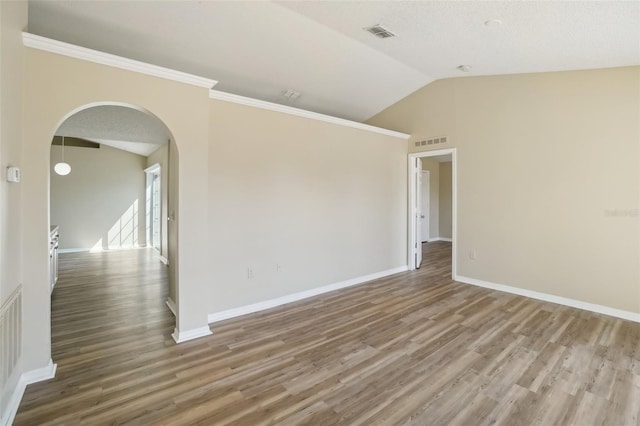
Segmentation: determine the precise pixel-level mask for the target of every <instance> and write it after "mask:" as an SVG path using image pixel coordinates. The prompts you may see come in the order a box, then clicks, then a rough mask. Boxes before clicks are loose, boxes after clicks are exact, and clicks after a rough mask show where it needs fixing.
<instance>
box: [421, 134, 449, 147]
mask: <svg viewBox="0 0 640 426" xmlns="http://www.w3.org/2000/svg"><path fill="white" fill-rule="evenodd" d="M442 143H447V137H446V136H439V137H437V138H430V139H423V140H421V141H416V142H415V146H428V145H438V144H442Z"/></svg>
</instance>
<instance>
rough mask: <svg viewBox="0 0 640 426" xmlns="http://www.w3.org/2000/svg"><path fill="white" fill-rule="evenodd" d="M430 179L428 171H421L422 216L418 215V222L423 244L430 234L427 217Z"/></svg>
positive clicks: (428, 213) (428, 212)
mask: <svg viewBox="0 0 640 426" xmlns="http://www.w3.org/2000/svg"><path fill="white" fill-rule="evenodd" d="M430 179H431V174H430V173H429V171H428V170H423V171H422V214H421V215H420V220H421V221H422V238H421V241H422V242H425V243H426V242H427V241H429V234H430V229H429V215H430V210H429V203H430V201H431V199H430V198H431V197H430V196H431V192H430V191H431V190H430V188H431V183H430Z"/></svg>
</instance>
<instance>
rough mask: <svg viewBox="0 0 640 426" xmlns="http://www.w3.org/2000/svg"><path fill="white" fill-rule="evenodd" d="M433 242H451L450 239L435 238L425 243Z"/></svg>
mask: <svg viewBox="0 0 640 426" xmlns="http://www.w3.org/2000/svg"><path fill="white" fill-rule="evenodd" d="M434 241H446V242H448V243H450V242H451V238H445V237H435V238H429V240H428V241H427V242H428V243H432V242H434Z"/></svg>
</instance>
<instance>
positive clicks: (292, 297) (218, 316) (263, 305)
mask: <svg viewBox="0 0 640 426" xmlns="http://www.w3.org/2000/svg"><path fill="white" fill-rule="evenodd" d="M408 270H409V267H408V266H407V265H405V266H400V267H398V268H393V269H388V270H386V271H381V272H376V273H374V274H369V275H364V276H362V277H357V278H352V279H350V280H346V281H341V282H338V283H334V284H329V285H326V286H323V287H317V288H313V289H311V290H306V291H301V292H299V293H293V294H289V295H286V296H282V297H277V298H275V299H269V300H265V301H263V302H258V303H253V304H251V305H245V306H240V307H238V308H232V309H227V310H226V311H220V312H216V313H213V314H209V324H211V323H214V322H217V321H223V320H226V319H229V318H235V317H239V316H241V315H247V314H252V313H254V312H259V311H263V310H265V309H271V308H275V307H276V306H280V305H284V304H286V303H291V302H296V301H298V300H302V299H306V298H308V297H313V296H317V295H319V294H323V293H328V292H330V291H334V290H339V289H341V288H346V287H351V286H354V285H357V284H362V283H364V282H367V281H371V280H375V279H378V278H382V277H386V276H388V275H393V274H397V273H399V272H405V271H408Z"/></svg>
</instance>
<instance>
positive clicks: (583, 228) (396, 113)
mask: <svg viewBox="0 0 640 426" xmlns="http://www.w3.org/2000/svg"><path fill="white" fill-rule="evenodd" d="M639 85H640V68H638V67H627V68H616V69H601V70H590V71H577V72H558V73H542V74H522V75H509V76H494V77H469V78H457V79H447V80H440V81H436V82H434V83H432V84H429V85H428V86H426V87H424V88H423V89H421V90H419V91H417V92H415V93H414V94H412V95H410V96H408V97H407V98H405V99H403V100H401V101H400V102H398V103H397V104H395V105H393V106H392V107H390V108H388V109H387V110H385V111H383V112H382V113H380V114H379V115H377V116H376V117H374V118H373V119H371V120H370V121H369V122H370V124H373V125H378V126H381V127H389V128H393V129H395V130H398V131H404V132H407V133H411V134H412V135H413V140H419V139H424V138H425V137H429V136H432V135H448V136H449V138H450V143H449V144H447V146H440V147H439V148H448V147H456V148H457V151H458V153H457V158H458V176H457V179H458V224H457V225H458V227H457V230H458V257H457V262H458V274H459V275H462V276H467V277H471V278H476V279H480V280H485V281H489V282H493V283H499V284H506V285H511V286H515V287H520V288H523V289H529V290H534V291H538V292H543V293H548V294H553V295H558V296H563V297H567V298H572V299H576V300H581V301H585V302H591V303H596V304H600V305H605V306H609V307H612V308H617V309H622V310H626V311H631V312H636V313H637V312H640V268H639V263H640V262H639V259H640V250H639V243H640V238H639V236H640V230H639V224H638V221H639V218H638V214H637V212H638V207H639V194H640V188H639V186H640V152H639V145H640V143H639V140H640V135H639V133H640V121H639V117H640V106H639V103H640V96H639V95H640V88H639ZM413 140H412V141H410V143H409V149H410V150H414V149H415V148H414V146H413ZM472 250H475V251H476V252H477V259H476V260H475V261H474V260H471V259H470V257H469V252H470V251H472Z"/></svg>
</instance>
